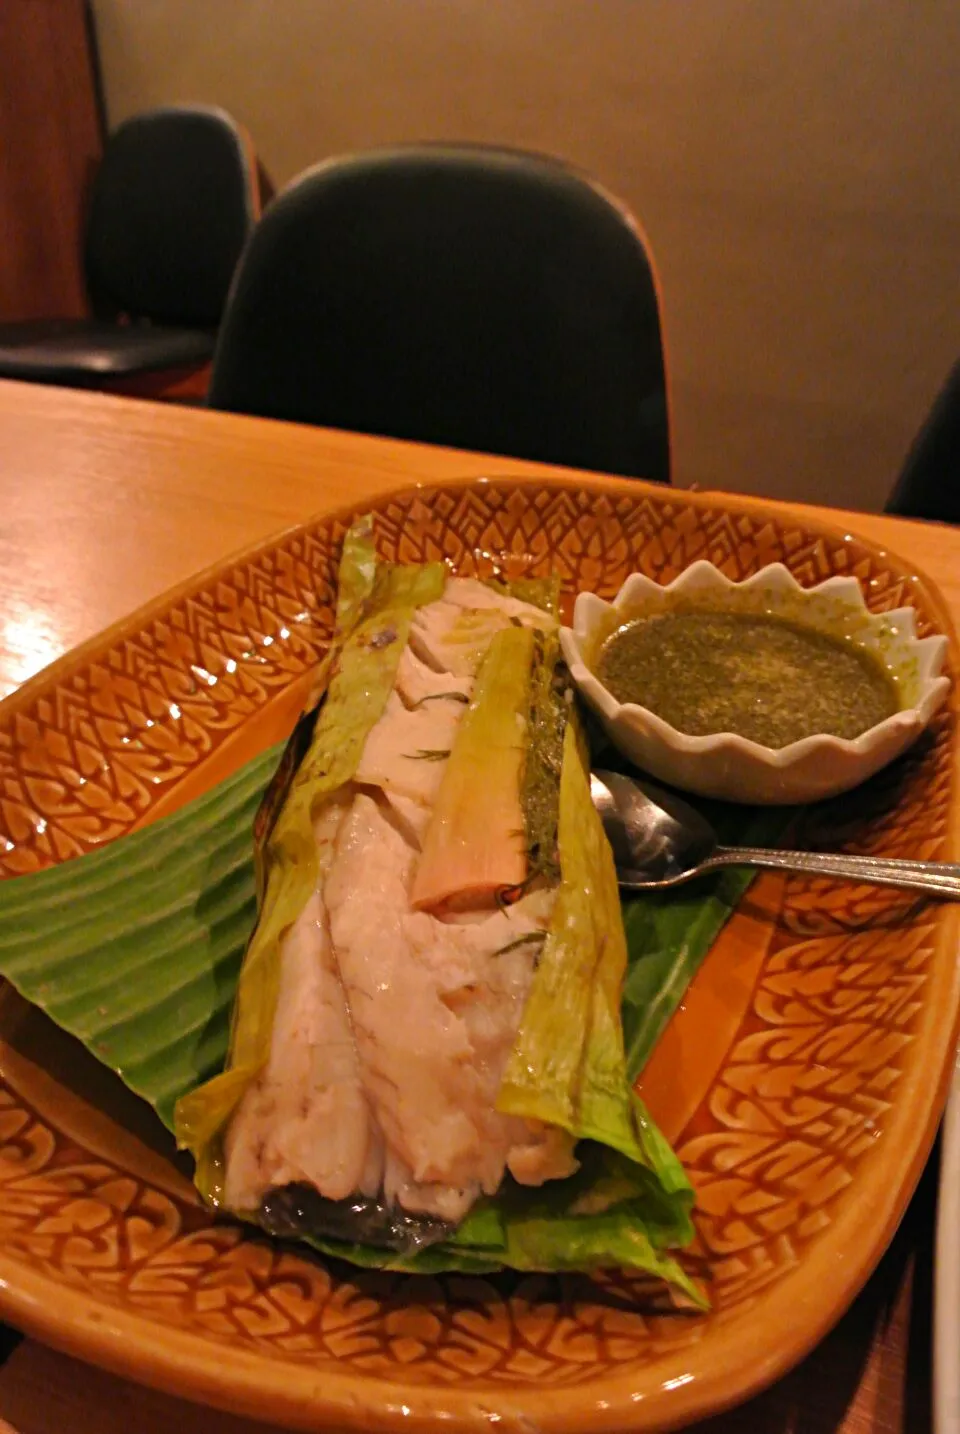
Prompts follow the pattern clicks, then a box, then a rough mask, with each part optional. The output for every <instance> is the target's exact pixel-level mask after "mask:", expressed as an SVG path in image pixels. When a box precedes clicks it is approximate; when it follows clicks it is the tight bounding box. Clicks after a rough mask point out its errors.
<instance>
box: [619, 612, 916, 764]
mask: <svg viewBox="0 0 960 1434" xmlns="http://www.w3.org/2000/svg"><path fill="white" fill-rule="evenodd" d="M596 673H597V676H598V677H599V679H600V681H601V682H602V683H603V685H604V686H605V687H606V688H607V690H608V691H609V692H611V693H612V694H613V696H614V697H615V698H616V699H617V701H618V702H635V703H637V704H638V705H639V706H641V707H646V708H647V709H648V711H650V712H655V713H656V715H657V716H658V717H660V718H662V719H663V721H664V722H668V723H669V724H670V726H671V727H675V728H676V729H677V731H679V732H685V733H687V734H688V735H689V736H692V737H705V736H710V735H711V734H713V733H715V732H735V733H737V734H738V735H739V736H741V737H746V738H748V739H749V740H750V741H752V742H759V743H760V744H761V746H764V747H774V748H776V747H786V746H788V745H789V744H790V743H791V742H799V741H800V740H801V738H803V737H812V736H813V735H815V734H816V733H818V732H823V733H829V734H830V735H832V736H835V737H845V738H853V737H858V736H859V735H860V733H861V732H866V731H867V730H868V729H869V728H870V727H875V726H876V724H877V723H878V722H882V721H883V720H884V719H885V718H886V717H890V716H891V715H892V714H893V713H894V712H897V711H898V710H899V708H900V701H899V695H898V692H897V686H896V683H895V681H894V679H893V677H892V676H891V674H890V673H889V672H888V671H887V669H886V668H885V667H884V666H882V664H881V663H880V661H879V659H878V658H875V657H874V656H873V654H872V653H870V652H868V651H867V650H866V649H865V648H862V647H858V646H857V645H856V644H855V643H853V642H849V641H844V640H843V639H842V638H839V637H833V636H831V635H830V634H828V633H824V632H819V631H816V630H815V629H813V628H810V627H804V626H802V625H801V624H799V623H794V622H789V621H787V620H786V619H784V618H779V617H773V616H767V615H764V614H761V615H757V616H754V615H752V614H747V613H733V612H731V613H724V612H665V613H661V614H658V615H657V616H655V617H648V618H638V619H636V620H634V621H633V622H628V623H626V624H625V625H624V626H623V627H621V628H619V629H618V630H617V631H616V632H615V633H613V634H612V635H611V636H610V637H608V638H607V640H606V642H605V643H604V644H603V646H602V647H601V649H600V653H599V657H598V661H597V663H596Z"/></svg>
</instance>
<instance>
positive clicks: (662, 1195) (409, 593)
mask: <svg viewBox="0 0 960 1434" xmlns="http://www.w3.org/2000/svg"><path fill="white" fill-rule="evenodd" d="M320 686H321V688H322V695H321V696H320V698H319V701H318V704H317V705H316V707H315V708H314V709H313V710H312V711H311V712H310V713H308V714H307V715H306V716H305V718H304V719H303V720H302V722H301V724H300V728H299V730H298V732H297V733H296V734H295V737H294V739H293V741H292V743H291V747H290V749H289V750H288V754H287V756H286V758H285V760H284V762H283V763H282V764H281V769H280V772H279V773H278V777H277V779H276V781H275V783H274V786H273V788H272V790H271V792H270V793H268V797H267V799H266V801H265V805H264V808H263V810H262V812H261V815H260V818H259V820H258V833H257V836H258V856H259V864H260V878H261V880H260V897H261V900H260V914H259V920H258V925H257V929H256V931H255V932H254V935H253V937H252V939H251V942H250V946H249V948H248V952H247V956H246V958H245V962H244V968H243V971H242V973H241V978H240V984H239V988H238V995H237V1002H236V1006H235V1010H234V1020H233V1031H232V1039H231V1049H230V1057H229V1060H228V1064H227V1068H226V1070H225V1071H224V1072H223V1073H222V1074H221V1075H220V1076H217V1077H215V1078H214V1079H213V1080H212V1081H211V1082H209V1083H208V1084H207V1085H206V1086H203V1087H201V1088H200V1089H199V1090H197V1091H194V1092H192V1093H191V1094H190V1095H187V1096H185V1097H184V1098H182V1099H181V1101H180V1103H179V1106H178V1109H177V1125H178V1134H179V1136H180V1138H181V1142H182V1143H184V1144H186V1145H188V1146H189V1147H190V1148H191V1149H192V1150H193V1151H194V1154H195V1155H196V1157H197V1178H198V1185H199V1186H200V1188H201V1190H202V1192H203V1193H204V1194H205V1195H206V1197H207V1198H208V1199H210V1200H211V1201H212V1202H213V1203H215V1204H217V1205H219V1206H222V1207H223V1208H225V1209H228V1210H231V1211H234V1212H237V1213H239V1214H241V1215H242V1216H244V1217H246V1218H249V1219H253V1220H255V1221H256V1222H257V1223H259V1224H261V1225H262V1226H263V1227H264V1228H266V1229H268V1230H272V1231H275V1232H277V1233H281V1234H286V1235H295V1236H299V1237H302V1238H306V1239H309V1240H310V1241H312V1242H313V1243H315V1244H317V1245H318V1246H319V1247H320V1248H322V1249H328V1250H334V1251H335V1252H337V1253H340V1254H345V1255H347V1257H349V1258H354V1259H358V1260H360V1261H361V1262H363V1263H372V1264H377V1263H380V1264H388V1265H392V1266H394V1267H398V1268H413V1269H416V1268H430V1269H442V1268H465V1269H494V1268H497V1267H500V1266H503V1265H513V1266H515V1267H517V1268H540V1269H552V1268H590V1267H594V1266H597V1265H602V1264H607V1265H611V1264H633V1265H635V1266H637V1267H639V1268H643V1269H649V1270H650V1271H651V1272H652V1273H654V1274H658V1275H662V1276H665V1277H666V1278H667V1279H668V1280H669V1281H670V1282H671V1284H672V1285H673V1287H674V1288H675V1289H677V1290H680V1291H683V1292H684V1293H685V1294H686V1295H687V1296H688V1297H690V1298H692V1299H694V1300H698V1299H699V1298H700V1297H699V1294H698V1292H697V1290H696V1287H695V1286H693V1285H692V1284H691V1282H690V1281H689V1280H688V1278H687V1277H686V1275H685V1274H684V1272H683V1271H682V1269H681V1267H680V1266H679V1265H678V1264H677V1263H676V1261H675V1260H674V1258H673V1257H672V1255H671V1254H670V1253H669V1249H670V1247H673V1246H678V1245H682V1244H683V1243H685V1242H686V1241H687V1240H688V1239H689V1237H690V1234H691V1229H690V1222H689V1208H690V1203H691V1192H690V1189H689V1186H688V1185H687V1183H686V1180H685V1178H684V1176H683V1173H682V1170H681V1169H680V1167H679V1165H678V1164H677V1162H676V1160H675V1157H673V1155H672V1153H671V1152H670V1151H669V1148H668V1147H667V1146H666V1144H665V1142H664V1141H663V1140H662V1137H660V1136H659V1133H658V1132H657V1131H656V1130H655V1128H654V1127H653V1126H652V1124H651V1123H650V1121H649V1118H648V1117H647V1115H646V1112H645V1111H644V1110H643V1108H642V1106H641V1105H640V1103H639V1101H638V1100H637V1099H636V1097H635V1096H634V1095H633V1094H632V1092H631V1090H630V1088H629V1084H628V1081H627V1077H626V1071H625V1061H624V1053H623V1037H622V1030H621V1026H620V1016H619V999H620V987H621V984H622V980H623V974H624V968H625V962H626V950H625V944H624V938H623V929H622V922H621V916H620V907H619V901H618V895H617V887H616V881H615V877H614V873H613V865H612V859H611V857H610V853H609V850H608V848H607V847H606V843H605V839H604V837H603V834H602V830H601V828H600V826H599V822H598V820H597V818H596V816H595V814H594V812H593V808H592V805H591V802H590V796H589V785H588V769H587V763H586V754H585V748H584V744H583V738H582V735H581V733H580V730H579V726H578V723H577V720H576V717H575V715H574V711H573V704H572V693H571V691H570V687H569V683H568V682H567V680H566V676H565V672H564V670H563V668H562V664H561V661H560V656H559V646H558V641H557V614H556V590H555V586H554V585H552V584H550V583H540V584H537V583H527V584H524V585H522V586H521V585H519V584H518V585H516V586H515V588H513V589H511V588H509V587H507V586H505V585H502V584H493V583H490V584H487V583H483V582H481V581H479V580H477V579H473V578H461V577H455V576H452V575H451V574H450V573H449V572H448V571H447V570H446V569H445V568H443V567H442V566H441V565H439V564H431V565H426V566H424V567H420V568H403V567H398V566H392V567H391V566H389V565H378V564H377V563H376V561H375V555H374V553H373V546H372V537H371V531H370V527H369V524H368V523H361V524H359V525H357V526H355V528H354V529H353V530H351V533H350V534H349V535H348V538H347V541H346V543H345V547H344V557H343V562H342V567H341V586H340V604H339V608H338V619H337V632H336V634H335V639H334V646H333V650H332V654H331V657H330V659H328V662H327V664H326V666H325V670H324V671H323V672H322V673H321V677H320Z"/></svg>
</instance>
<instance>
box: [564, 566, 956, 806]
mask: <svg viewBox="0 0 960 1434" xmlns="http://www.w3.org/2000/svg"><path fill="white" fill-rule="evenodd" d="M677 606H683V607H685V608H686V607H698V608H703V609H709V610H710V611H714V612H736V613H744V614H751V615H758V614H770V615H771V616H776V617H781V618H786V619H787V620H789V621H791V622H797V623H801V624H804V625H806V626H808V627H813V628H818V629H820V630H822V631H824V632H828V633H831V634H832V635H833V636H835V637H841V638H849V639H851V640H853V641H855V642H856V643H858V644H859V645H860V646H862V647H864V648H866V649H868V650H869V651H871V652H873V653H875V654H876V656H877V657H878V658H879V659H880V660H881V661H882V663H883V664H884V666H885V667H887V668H888V669H889V670H890V671H891V673H892V674H893V675H894V677H895V678H896V680H897V684H898V689H899V692H900V699H901V703H902V706H901V709H900V710H899V711H898V712H895V713H894V714H893V715H892V716H890V717H888V718H886V720H885V721H883V722H879V723H878V724H877V725H876V726H875V727H871V728H870V729H869V730H868V731H866V732H863V733H861V735H860V736H859V737H857V738H855V739H853V740H852V741H848V740H845V739H843V738H840V737H831V736H828V735H826V734H822V735H816V736H812V737H805V738H804V739H803V740H802V741H800V742H793V743H791V744H790V745H789V746H788V747H781V748H779V749H776V750H775V749H773V748H770V747H763V746H761V745H760V744H759V743H757V742H751V741H748V740H747V739H746V738H745V737H739V736H737V735H736V734H735V733H731V732H722V733H717V734H715V735H712V736H709V737H691V736H688V735H686V734H685V733H683V732H678V731H677V730H676V728H674V727H671V726H670V725H669V724H668V723H666V722H664V721H663V720H662V719H661V718H660V717H657V716H656V715H655V714H654V713H653V712H650V711H648V710H647V708H645V707H640V706H637V705H636V704H634V703H632V702H627V703H620V702H618V701H617V700H616V698H615V697H613V695H612V694H611V693H610V692H609V691H608V690H607V689H606V688H605V687H604V686H603V684H602V683H601V682H600V680H599V679H598V678H597V677H596V676H595V674H594V672H593V671H592V666H593V665H594V664H595V663H596V660H597V656H598V654H599V651H600V647H601V646H602V644H603V642H604V641H605V639H606V638H607V637H609V636H610V635H611V634H612V633H614V632H616V631H617V629H618V628H619V627H621V626H622V625H623V624H624V623H626V622H630V621H631V620H633V619H635V618H639V617H652V616H654V615H656V614H658V613H663V612H667V611H670V610H672V609H674V608H676V607H677ZM561 642H562V646H563V654H564V657H565V658H566V661H567V665H568V666H569V668H570V672H571V674H572V676H573V679H574V681H575V682H576V684H577V687H578V688H579V690H580V692H581V693H582V695H583V697H584V698H585V699H586V701H587V702H588V703H589V705H590V706H591V707H592V708H593V710H594V712H596V714H597V716H598V717H599V718H600V721H601V722H602V723H603V726H604V728H605V730H606V732H607V735H608V736H609V738H610V740H611V742H613V744H614V745H615V746H616V747H617V748H619V750H620V751H621V752H622V753H623V754H624V756H626V757H628V758H629V760H630V761H631V762H633V763H635V764H636V766H638V767H640V768H641V769H642V770H643V771H645V772H648V773H649V774H650V775H651V776H653V777H657V778H659V779H660V780H661V781H664V782H668V783H670V784H671V785H672V786H675V787H680V788H681V789H683V790H685V791H688V792H695V793H697V794H698V795H700V796H704V797H720V798H724V799H725V800H727V801H734V802H751V803H767V804H770V803H800V802H811V801H816V800H818V799H820V798H823V797H830V796H835V795H836V794H837V793H838V792H845V791H848V790H849V789H850V788H851V787H855V786H857V785H858V783H860V782H863V781H865V780H866V778H867V777H869V776H872V775H873V773H874V772H876V771H879V769H880V768H881V767H884V766H886V764H887V763H888V762H891V761H892V760H893V759H894V757H897V756H899V755H900V753H901V752H903V751H905V750H906V748H907V747H909V746H910V744H911V743H912V742H914V741H915V740H916V739H917V737H919V735H920V733H921V732H922V731H923V729H924V728H925V727H926V726H927V724H928V722H929V721H930V719H931V717H932V716H933V714H934V713H935V712H936V710H937V708H938V707H939V706H940V704H941V702H942V701H943V700H944V698H945V696H946V694H947V691H948V688H949V685H950V683H949V679H948V678H947V677H946V676H944V675H943V672H942V669H943V664H944V658H945V656H946V652H947V639H946V638H945V637H925V638H918V637H917V635H916V622H915V618H914V612H913V609H912V608H909V607H903V608H897V609H896V610H895V611H894V612H886V613H877V614H874V613H871V612H869V611H868V609H867V606H866V603H865V602H864V599H863V593H862V591H861V589H860V584H859V583H858V582H857V580H856V578H840V577H837V578H828V579H827V581H826V582H823V583H820V584H819V585H818V586H817V587H813V588H803V587H801V586H800V585H799V583H798V582H797V581H796V579H795V578H794V577H793V575H792V574H791V573H790V571H789V569H787V568H786V567H784V566H783V564H782V563H771V565H770V566H769V567H766V568H762V569H761V570H760V571H759V572H758V573H755V574H754V575H753V577H750V578H747V579H746V580H745V581H744V582H740V583H735V582H731V581H730V579H729V578H726V577H724V575H723V573H722V572H720V570H719V569H718V568H716V567H714V565H713V564H712V563H708V562H697V563H694V564H692V566H691V567H689V568H686V569H685V570H684V571H683V572H682V573H681V574H680V576H679V577H678V578H675V579H674V581H673V582H672V583H670V584H669V585H668V586H666V587H661V586H660V585H659V583H655V582H653V581H651V579H649V578H646V577H643V576H642V574H640V573H634V574H633V575H632V576H631V577H629V578H627V580H626V582H625V583H624V584H623V587H622V588H621V589H620V591H619V592H618V593H617V595H616V597H615V598H614V599H613V601H612V602H605V601H604V600H603V599H602V598H600V597H597V595H596V594H595V593H581V594H580V596H579V597H578V598H577V600H576V605H575V607H574V613H573V627H572V628H564V629H563V632H562V634H561Z"/></svg>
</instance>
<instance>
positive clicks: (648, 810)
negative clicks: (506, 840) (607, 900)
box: [590, 771, 960, 899]
mask: <svg viewBox="0 0 960 1434" xmlns="http://www.w3.org/2000/svg"><path fill="white" fill-rule="evenodd" d="M590 794H591V796H592V797H593V804H594V806H595V807H596V809H597V811H598V812H599V813H600V819H601V821H602V822H603V829H604V831H605V832H606V834H607V839H608V841H609V842H610V845H611V847H612V848H613V858H614V861H615V863H616V867H617V880H618V881H619V883H620V885H621V886H622V887H624V888H625V889H626V890H627V891H660V890H662V889H663V888H665V887H669V886H679V885H680V883H681V882H684V881H690V880H692V878H693V877H695V876H703V875H704V874H705V873H707V872H710V871H719V870H720V869H721V868H722V867H725V866H763V867H772V868H773V869H774V870H776V871H803V872H808V873H809V874H810V875H811V876H836V877H839V878H840V879H841V880H843V881H860V882H866V883H868V884H870V885H875V886H896V887H901V888H903V889H904V890H907V891H925V892H928V893H929V894H930V895H932V896H946V897H953V898H954V899H956V898H960V865H956V864H954V863H952V862H935V861H901V860H900V859H899V858H893V857H882V856H842V855H839V854H834V855H831V854H830V853H828V852H813V851H778V850H776V849H775V848H767V847H746V846H721V845H720V843H719V842H718V841H717V834H716V832H715V831H714V830H713V827H712V826H711V825H710V823H709V822H708V821H707V820H706V818H705V817H703V816H701V814H700V813H699V812H697V811H694V809H693V807H691V806H688V805H687V803H686V802H684V801H682V800H681V799H680V798H679V797H677V796H674V794H673V792H667V791H665V790H664V789H663V788H662V787H658V786H657V785H656V783H655V782H648V781H647V780H646V778H644V780H643V784H642V785H641V783H640V782H638V781H635V780H634V779H633V778H632V777H625V776H623V775H622V774H621V773H620V772H604V771H597V772H593V773H592V774H591V777H590Z"/></svg>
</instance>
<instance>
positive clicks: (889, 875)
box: [701, 846, 960, 899]
mask: <svg viewBox="0 0 960 1434" xmlns="http://www.w3.org/2000/svg"><path fill="white" fill-rule="evenodd" d="M718 866H763V867H771V868H773V869H774V870H776V871H802V872H807V873H809V875H811V876H837V877H840V878H841V879H843V880H844V881H862V882H866V883H867V884H869V885H871V886H897V887H901V888H902V889H904V890H906V891H926V892H928V893H929V894H930V895H931V896H947V897H953V898H954V899H958V898H960V865H957V864H955V863H953V862H949V861H941V862H936V861H904V860H900V859H899V858H897V857H885V856H842V855H839V854H831V853H829V852H818V851H774V850H771V849H770V848H767V847H748V846H720V847H717V848H716V850H715V851H714V852H713V853H712V855H711V856H710V857H709V858H708V859H707V860H706V861H705V862H704V864H703V867H702V868H701V870H706V869H709V868H715V867H718Z"/></svg>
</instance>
